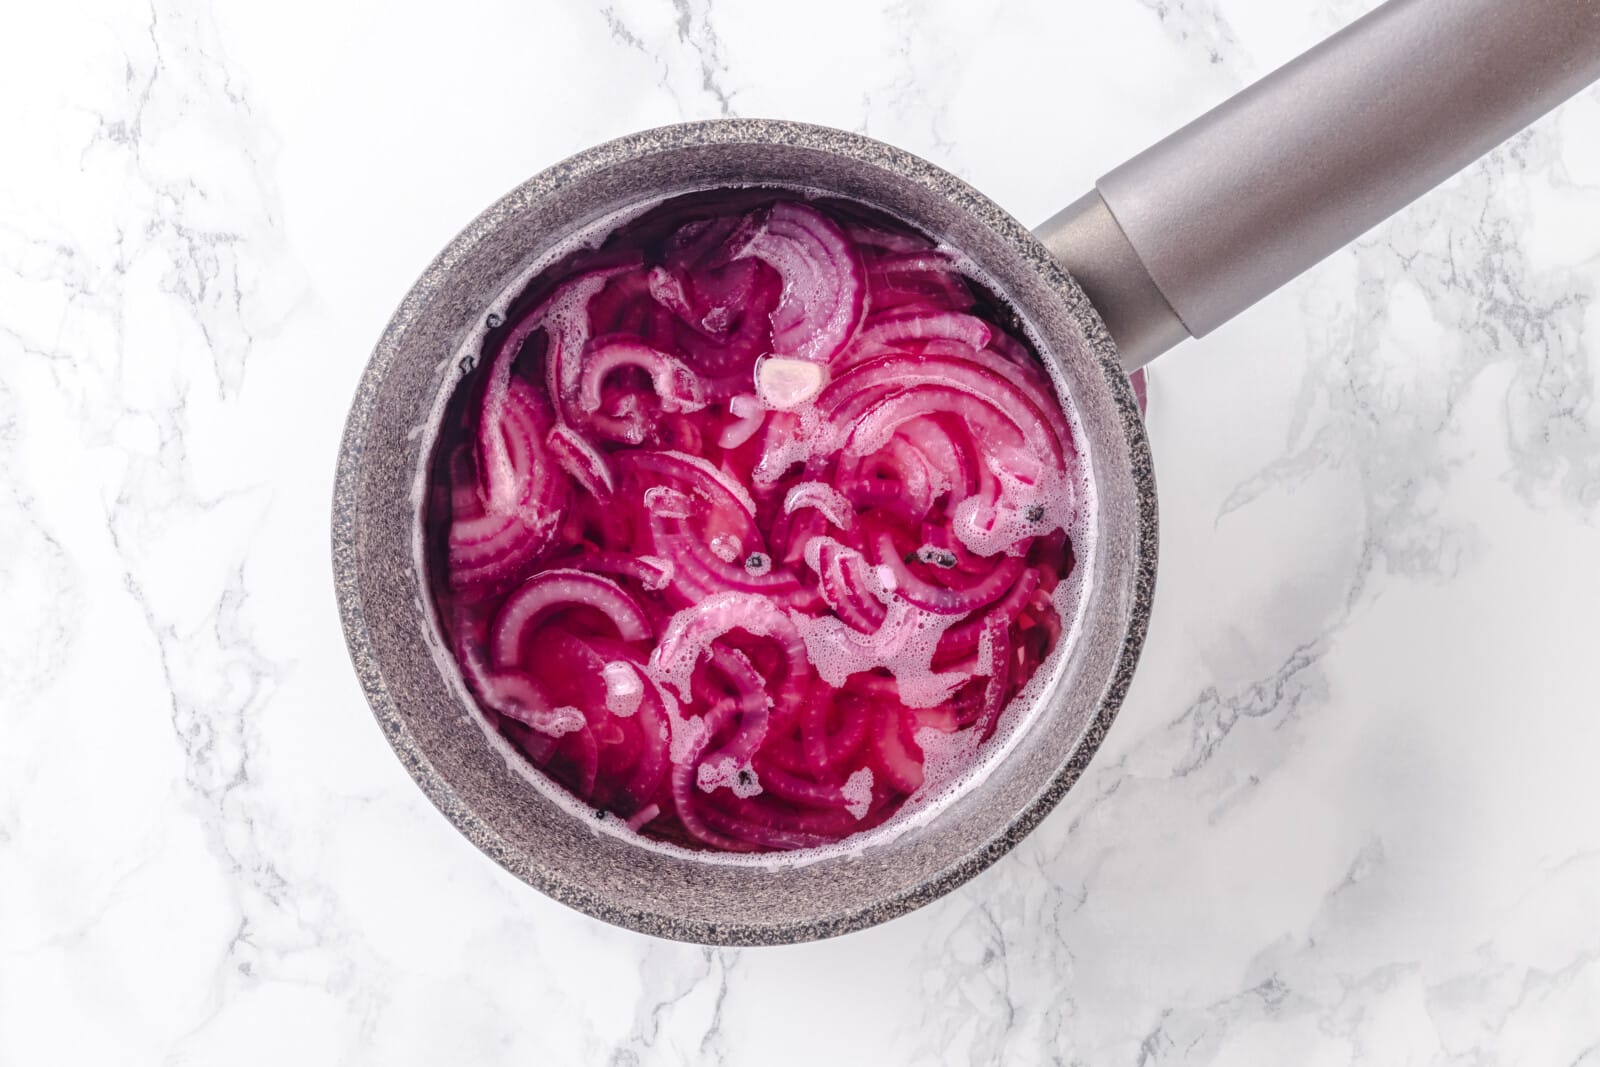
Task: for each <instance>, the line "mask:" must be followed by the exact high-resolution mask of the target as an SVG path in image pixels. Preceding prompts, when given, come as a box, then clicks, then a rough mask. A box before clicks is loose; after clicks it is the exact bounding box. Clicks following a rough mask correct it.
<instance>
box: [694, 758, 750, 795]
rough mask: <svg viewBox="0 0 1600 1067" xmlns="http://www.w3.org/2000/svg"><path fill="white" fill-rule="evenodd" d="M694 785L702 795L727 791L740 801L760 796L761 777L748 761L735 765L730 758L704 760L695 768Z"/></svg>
mask: <svg viewBox="0 0 1600 1067" xmlns="http://www.w3.org/2000/svg"><path fill="white" fill-rule="evenodd" d="M694 774H695V784H696V785H698V786H699V787H700V791H701V792H703V793H710V792H712V791H714V790H717V789H727V790H728V791H729V792H731V793H732V794H733V795H734V796H736V797H739V798H741V799H746V800H747V799H749V798H750V797H754V796H760V795H761V776H760V775H758V774H757V773H756V769H755V768H754V767H752V766H750V763H749V761H748V760H747V761H745V762H744V763H737V762H735V761H734V758H733V757H732V756H723V757H722V758H721V759H717V760H705V761H704V762H702V763H701V764H700V766H699V767H697V768H695V772H694Z"/></svg>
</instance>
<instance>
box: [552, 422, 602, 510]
mask: <svg viewBox="0 0 1600 1067" xmlns="http://www.w3.org/2000/svg"><path fill="white" fill-rule="evenodd" d="M545 445H546V446H547V447H548V448H549V450H550V454H551V455H553V456H554V457H555V459H556V462H557V463H559V464H561V467H562V469H563V470H565V471H566V472H567V473H568V474H569V475H571V476H572V479H573V480H574V481H576V482H577V483H578V484H579V485H581V486H582V487H583V489H584V491H585V492H587V493H588V494H589V495H590V496H596V497H609V496H610V495H611V494H612V493H614V492H616V488H617V478H616V475H614V474H613V473H612V472H611V463H610V461H609V460H607V459H606V457H605V456H604V455H603V454H601V452H600V451H599V450H598V449H596V448H595V447H594V446H593V445H591V444H590V443H589V442H588V441H585V440H584V439H583V437H582V435H580V434H579V433H578V432H577V431H576V430H574V429H573V428H572V427H570V426H557V427H555V428H554V429H552V430H551V431H550V434H549V436H548V437H546V438H545Z"/></svg>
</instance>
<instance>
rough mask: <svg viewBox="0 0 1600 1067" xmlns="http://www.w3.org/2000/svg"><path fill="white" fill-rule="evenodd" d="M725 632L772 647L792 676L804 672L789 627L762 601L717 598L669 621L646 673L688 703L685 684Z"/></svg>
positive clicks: (748, 596)
mask: <svg viewBox="0 0 1600 1067" xmlns="http://www.w3.org/2000/svg"><path fill="white" fill-rule="evenodd" d="M730 630H744V631H745V632H746V633H750V634H754V635H755V636H757V637H771V638H773V639H774V640H775V641H777V642H778V644H779V646H780V647H781V649H782V651H783V654H784V656H785V658H786V659H787V660H788V663H789V670H790V673H791V675H792V676H802V675H804V673H805V671H806V651H805V646H804V645H803V644H802V643H801V641H800V635H799V634H798V633H797V632H796V631H795V627H794V623H793V622H792V621H791V620H790V618H789V617H788V616H787V615H785V614H784V612H783V611H782V610H781V609H780V608H779V607H778V606H777V605H776V604H774V603H773V602H772V600H771V599H769V598H768V597H764V596H761V595H760V594H758V593H733V592H730V593H718V594H717V595H715V596H712V597H708V598H706V599H705V600H703V601H701V602H700V603H699V604H696V605H694V606H693V607H689V608H685V609H684V610H682V611H680V612H678V614H676V615H674V616H673V618H672V621H671V622H670V623H668V624H667V628H666V630H665V631H664V632H663V633H662V634H661V639H660V641H659V642H658V643H657V644H656V647H655V651H654V652H652V653H651V654H650V670H651V673H652V674H654V675H655V676H656V677H657V678H659V679H661V680H662V681H663V682H664V683H666V684H669V685H671V686H672V687H673V688H675V689H677V691H678V695H679V696H681V697H682V698H683V699H684V700H688V699H689V678H690V676H691V675H692V674H693V673H694V668H695V665H696V664H697V663H698V662H699V660H700V657H701V656H702V655H703V654H704V653H705V651H706V650H707V649H708V648H709V647H710V646H711V642H713V641H715V640H716V639H717V638H719V637H721V636H722V635H723V634H725V633H727V632H729V631H730Z"/></svg>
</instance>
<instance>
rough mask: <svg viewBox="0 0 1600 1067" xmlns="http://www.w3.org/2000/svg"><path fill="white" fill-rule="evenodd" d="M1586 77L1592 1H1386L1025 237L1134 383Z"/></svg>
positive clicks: (1599, 2)
mask: <svg viewBox="0 0 1600 1067" xmlns="http://www.w3.org/2000/svg"><path fill="white" fill-rule="evenodd" d="M1597 78H1600V0H1390V2H1389V3H1386V4H1384V5H1382V6H1381V7H1379V8H1378V9H1376V10H1375V11H1373V12H1371V13H1370V14H1368V15H1366V16H1365V17H1363V18H1361V19H1360V20H1358V21H1356V22H1354V23H1352V24H1351V25H1350V26H1348V27H1346V28H1345V29H1344V30H1342V31H1340V32H1339V33H1337V34H1335V35H1334V36H1332V37H1330V38H1328V39H1327V40H1326V41H1324V42H1322V43H1321V44H1319V45H1317V46H1316V47H1315V48H1313V49H1311V51H1309V52H1307V53H1305V54H1304V55H1302V56H1300V57H1299V58H1298V59H1295V60H1293V61H1292V62H1290V63H1289V64H1288V65H1286V66H1284V67H1281V68H1279V69H1278V70H1276V71H1274V72H1273V73H1271V74H1269V75H1267V76H1266V77H1265V78H1262V79H1261V80H1260V81H1258V82H1256V83H1255V84H1254V85H1252V86H1250V87H1249V88H1248V89H1246V90H1244V91H1243V92H1241V93H1239V94H1238V95H1237V96H1235V97H1233V98H1232V99H1231V100H1228V101H1226V102H1224V103H1223V104H1221V105H1220V106H1219V107H1217V108H1215V109H1214V110H1212V111H1210V112H1208V113H1206V114H1205V115H1202V116H1201V117H1200V118H1198V119H1196V120H1195V121H1194V122H1192V123H1190V124H1189V125H1188V126H1185V127H1184V128H1183V129H1181V130H1179V131H1178V132H1177V133H1174V134H1173V135H1171V136H1170V137H1168V138H1167V139H1166V140H1164V141H1161V142H1160V143H1158V144H1156V145H1154V146H1153V147H1151V148H1149V149H1146V150H1145V151H1144V152H1142V153H1140V154H1139V155H1137V156H1135V157H1134V158H1133V159H1131V160H1129V161H1128V162H1126V163H1124V164H1122V165H1121V166H1120V167H1117V168H1116V169H1115V170H1113V171H1111V172H1110V173H1109V174H1107V175H1105V177H1103V178H1101V179H1100V180H1099V182H1097V183H1096V189H1095V191H1094V192H1091V193H1089V194H1088V195H1086V196H1084V197H1083V198H1081V199H1080V200H1078V201H1076V202H1075V203H1074V204H1072V205H1071V206H1070V207H1068V208H1067V209H1066V210H1065V211H1062V212H1061V213H1060V214H1058V215H1056V216H1055V217H1054V218H1052V219H1050V220H1049V221H1048V222H1046V223H1045V224H1044V225H1043V226H1041V227H1040V228H1039V230H1038V231H1037V232H1038V234H1039V236H1040V238H1041V239H1043V241H1044V242H1045V244H1046V245H1047V246H1048V247H1049V248H1050V249H1051V251H1053V252H1055V253H1056V255H1057V256H1059V257H1060V258H1061V260H1062V261H1063V263H1065V264H1066V266H1067V269H1068V270H1069V271H1071V272H1072V274H1073V276H1074V277H1076V278H1077V279H1078V281H1079V283H1080V284H1081V285H1083V287H1084V290H1085V291H1086V292H1087V293H1088V295H1089V298H1090V299H1091V300H1092V301H1093V302H1094V304H1095V306H1096V308H1097V309H1098V310H1099V311H1100V313H1101V315H1102V317H1103V318H1104V319H1105V320H1106V326H1107V329H1109V330H1110V332H1111V335H1112V337H1113V338H1114V339H1115V340H1116V341H1117V344H1118V347H1119V349H1120V350H1121V352H1122V355H1123V363H1124V365H1126V366H1127V367H1128V368H1129V369H1130V370H1132V369H1133V368H1135V367H1139V366H1142V365H1144V364H1145V363H1148V362H1149V361H1150V360H1151V359H1153V358H1155V357H1156V356H1157V355H1159V354H1160V353H1162V352H1164V351H1166V350H1167V349H1168V348H1171V347H1172V346H1173V345H1175V344H1177V343H1178V342H1179V341H1181V340H1183V339H1185V337H1188V336H1194V337H1200V336H1203V335H1205V334H1206V333H1209V332H1210V331H1211V330H1213V329H1215V328H1216V327H1218V326H1220V325H1221V324H1222V323H1224V322H1226V321H1227V320H1228V319H1230V318H1232V317H1233V316H1234V315H1237V314H1238V313H1239V312H1241V311H1243V310H1244V309H1245V308H1247V307H1249V306H1250V305H1251V304H1254V303H1255V302H1256V301H1257V300H1260V299H1261V298H1262V297H1264V296H1266V295H1267V294H1268V293H1270V292H1272V291H1273V290H1274V289H1277V288H1278V287H1279V286H1281V285H1283V284H1284V283H1285V282H1287V281H1288V280H1289V279H1291V278H1293V277H1295V276H1296V275H1298V274H1299V273H1300V272H1301V271H1304V270H1305V269H1306V268H1307V267H1310V266H1311V265H1312V264H1314V263H1316V262H1318V261H1319V260H1321V259H1322V258H1323V257H1325V256H1327V255H1328V254H1329V253H1330V252H1333V251H1335V250H1337V249H1339V248H1341V247H1343V246H1344V245H1346V244H1348V243H1349V242H1350V241H1352V240H1354V239H1355V238H1356V237H1358V236H1360V235H1361V234H1362V233H1364V232H1365V231H1366V230H1368V229H1370V228H1371V227H1373V226H1375V225H1376V224H1377V223H1379V222H1381V221H1383V220H1384V219H1385V218H1388V217H1389V216H1390V215H1391V214H1393V213H1394V212H1396V211H1398V210H1399V209H1400V208H1402V207H1404V206H1405V205H1406V204H1409V203H1410V202H1411V201H1412V200H1415V199H1416V198H1417V197H1419V196H1421V195H1422V194H1423V193H1425V192H1427V191H1428V190H1429V189H1431V188H1433V187H1434V186H1435V185H1438V184H1439V183H1440V182H1442V181H1444V180H1445V179H1446V178H1448V177H1449V176H1450V175H1452V174H1454V173H1456V171H1458V170H1460V169H1461V168H1462V167H1464V166H1466V165H1467V164H1468V163H1470V162H1472V161H1473V160H1474V159H1477V158H1478V157H1479V156H1481V155H1483V154H1484V153H1485V152H1487V151H1489V149H1491V148H1493V147H1494V146H1495V145H1497V144H1499V143H1500V142H1501V141H1503V140H1505V139H1506V138H1507V137H1510V136H1511V135H1512V134H1513V133H1515V132H1517V131H1518V130H1520V129H1522V128H1523V127H1524V126H1526V125H1528V124H1529V123H1531V122H1533V121H1534V120H1535V119H1537V118H1538V117H1539V116H1541V115H1543V114H1544V113H1545V112H1547V111H1549V110H1551V109H1552V108H1554V107H1555V106H1556V105H1557V104H1559V103H1561V102H1562V101H1563V100H1565V99H1567V98H1568V97H1569V96H1571V95H1572V94H1574V93H1576V92H1577V91H1578V90H1580V89H1582V88H1583V87H1584V86H1586V85H1588V84H1589V83H1591V82H1593V81H1595V80H1596V79H1597ZM1596 135H1597V136H1600V131H1596Z"/></svg>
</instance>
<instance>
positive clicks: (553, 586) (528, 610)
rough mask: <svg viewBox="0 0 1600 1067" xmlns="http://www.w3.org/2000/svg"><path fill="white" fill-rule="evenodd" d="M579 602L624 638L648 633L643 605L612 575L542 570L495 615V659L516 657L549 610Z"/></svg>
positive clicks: (506, 662) (504, 662) (514, 659)
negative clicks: (601, 617) (603, 619)
mask: <svg viewBox="0 0 1600 1067" xmlns="http://www.w3.org/2000/svg"><path fill="white" fill-rule="evenodd" d="M579 607H581V608H590V609H593V610H595V611H598V612H600V613H601V614H602V615H604V616H605V617H606V618H607V619H609V620H610V622H611V625H612V626H613V627H614V628H615V629H616V632H617V636H619V637H621V638H622V639H623V640H624V641H643V640H645V639H646V638H648V637H649V636H650V634H651V627H650V620H649V619H648V618H647V617H646V616H645V613H644V610H643V609H642V608H640V607H639V604H638V602H637V601H635V600H634V599H633V597H632V596H630V595H629V594H628V592H627V590H625V589H623V588H622V587H621V586H620V585H618V584H617V583H616V582H613V581H612V580H611V579H609V578H602V577H601V576H599V575H598V574H585V573H584V572H583V571H579V570H565V569H563V570H552V571H544V572H543V573H541V574H537V575H535V576H534V577H532V578H529V579H528V580H527V581H526V582H524V583H522V585H521V586H519V587H518V588H517V591H516V592H514V593H512V594H511V597H510V598H509V599H508V600H507V601H506V602H505V605H504V606H503V607H501V609H500V613H499V614H498V615H497V616H496V617H495V621H494V630H493V633H492V634H491V635H490V647H491V648H492V649H493V659H494V662H495V664H496V665H498V666H505V665H509V664H513V663H516V662H518V660H520V659H521V658H522V649H523V647H524V646H525V645H526V643H527V640H528V638H529V637H530V635H531V634H532V633H533V631H534V630H535V629H536V628H537V627H538V625H539V623H540V622H542V621H543V620H544V619H545V618H547V617H548V616H549V615H550V614H551V613H553V612H556V611H562V610H566V609H569V608H579Z"/></svg>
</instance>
